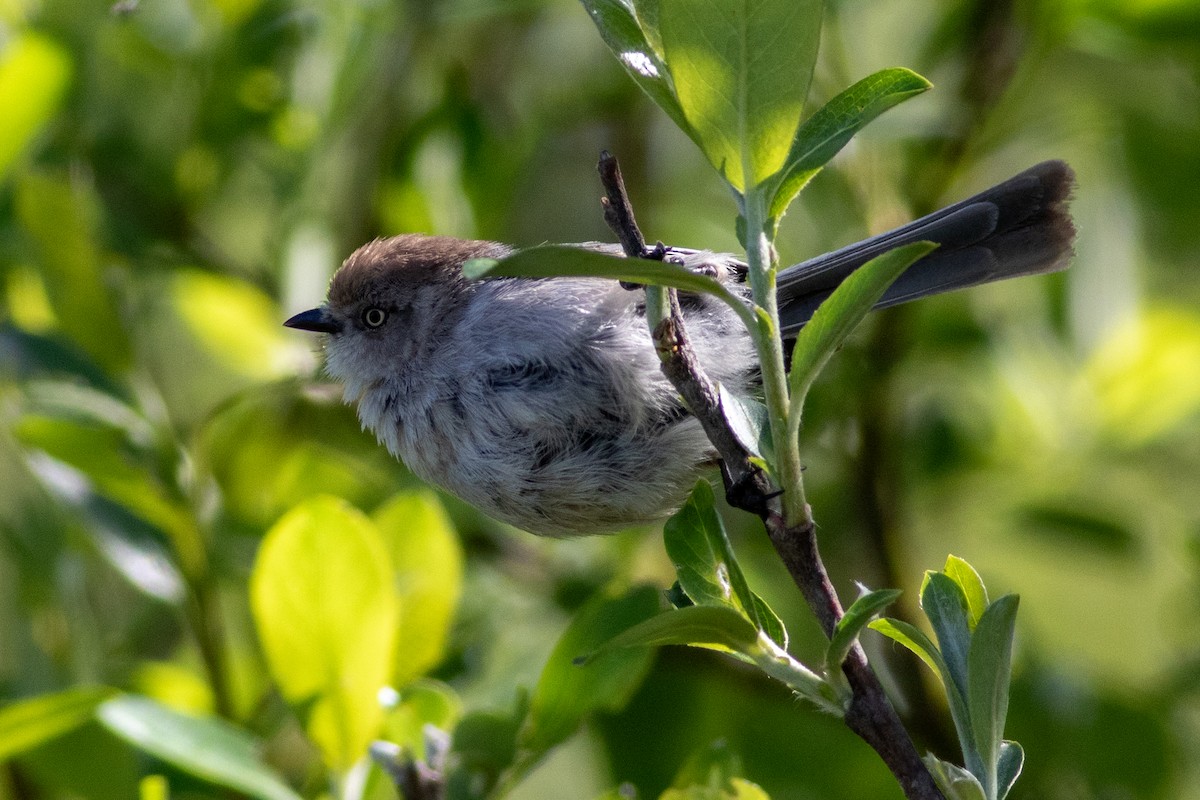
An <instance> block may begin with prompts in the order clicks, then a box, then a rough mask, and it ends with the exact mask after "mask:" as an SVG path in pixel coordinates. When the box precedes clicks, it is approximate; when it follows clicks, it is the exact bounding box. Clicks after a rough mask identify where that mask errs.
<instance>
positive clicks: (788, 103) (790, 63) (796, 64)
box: [658, 0, 823, 193]
mask: <svg viewBox="0 0 1200 800" xmlns="http://www.w3.org/2000/svg"><path fill="white" fill-rule="evenodd" d="M822 8H823V3H822V2H821V0H660V3H659V16H658V25H659V32H660V34H661V36H662V42H663V50H664V54H665V56H666V62H667V67H668V68H669V69H670V71H671V77H672V79H673V80H674V84H675V95H676V97H677V98H678V100H679V105H680V106H681V107H682V108H683V114H684V117H685V118H686V119H687V122H688V128H689V129H690V130H691V133H692V136H693V138H694V139H695V140H696V142H697V144H699V145H700V149H701V150H703V151H704V154H705V155H706V156H707V157H708V160H709V162H711V163H712V165H713V166H714V167H716V168H717V169H718V170H719V171H720V172H721V173H722V174H723V175H724V177H725V179H726V180H727V181H728V182H729V184H730V185H731V186H733V188H734V189H736V190H738V191H739V192H743V193H745V192H746V191H747V190H748V189H749V188H750V187H752V186H756V185H758V184H759V183H761V182H762V181H764V180H765V179H766V178H768V177H770V176H771V175H772V174H773V173H775V172H776V171H777V170H778V169H779V168H780V167H782V166H783V165H784V161H785V159H786V158H787V154H788V148H789V147H790V146H791V143H792V138H793V135H794V134H795V132H796V128H797V126H798V125H799V124H800V114H801V111H802V110H803V107H804V99H805V97H806V96H807V94H808V85H809V81H810V80H811V78H812V71H813V64H814V63H815V61H816V57H817V45H818V42H819V38H820V30H821V12H822Z"/></svg>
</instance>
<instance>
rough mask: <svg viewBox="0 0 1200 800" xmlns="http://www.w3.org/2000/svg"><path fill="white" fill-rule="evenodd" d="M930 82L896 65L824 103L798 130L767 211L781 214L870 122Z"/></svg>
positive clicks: (772, 214) (771, 216) (920, 91)
mask: <svg viewBox="0 0 1200 800" xmlns="http://www.w3.org/2000/svg"><path fill="white" fill-rule="evenodd" d="M931 86H932V84H930V83H929V81H927V80H925V79H924V78H922V77H921V76H920V75H918V74H916V73H915V72H912V71H910V70H907V69H902V68H895V67H894V68H892V69H885V70H880V71H879V72H876V73H874V74H873V75H868V76H867V77H865V78H863V79H862V80H860V81H859V82H858V83H856V84H854V85H853V86H851V87H850V88H849V89H846V90H845V91H843V92H842V93H841V94H839V95H837V96H836V97H834V98H833V99H832V100H830V101H829V102H828V103H826V104H825V105H824V106H822V107H821V108H820V109H819V110H818V111H817V112H816V113H815V114H813V115H812V116H811V117H809V118H808V119H806V120H805V121H804V123H803V124H802V125H801V126H800V129H799V130H798V131H796V137H795V139H793V140H792V146H791V149H790V150H789V151H788V155H787V160H786V162H785V163H784V166H783V169H781V170H780V171H779V175H778V177H777V178H776V181H777V183H776V184H775V186H774V187H773V191H772V194H771V200H770V205H769V210H768V216H769V217H770V218H772V219H778V218H779V217H781V216H782V215H783V212H784V211H786V210H787V207H788V205H789V204H790V203H791V202H792V200H793V199H795V197H796V195H797V194H799V193H800V190H801V189H803V188H804V187H805V185H807V184H808V182H809V181H810V180H812V178H813V176H814V175H816V174H817V173H818V172H820V171H821V168H822V167H824V166H825V164H826V163H828V162H829V160H830V159H831V158H833V157H834V156H835V155H837V153H838V151H839V150H841V149H842V148H843V147H844V146H845V145H846V143H847V142H849V141H850V139H851V138H853V136H854V134H856V133H858V132H859V131H860V130H862V128H863V127H865V126H866V125H867V123H869V122H871V121H872V120H873V119H875V118H876V117H878V116H879V115H880V114H882V113H883V112H885V111H887V110H888V109H889V108H892V107H893V106H896V105H898V104H899V103H901V102H903V101H905V100H907V99H908V98H910V97H914V96H916V95H918V94H921V93H922V92H924V91H926V90H927V89H929V88H930V87H931Z"/></svg>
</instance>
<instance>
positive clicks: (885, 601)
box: [825, 589, 903, 680]
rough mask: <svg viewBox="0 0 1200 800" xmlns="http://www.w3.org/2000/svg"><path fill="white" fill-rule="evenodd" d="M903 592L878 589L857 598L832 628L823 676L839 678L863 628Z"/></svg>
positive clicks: (826, 649)
mask: <svg viewBox="0 0 1200 800" xmlns="http://www.w3.org/2000/svg"><path fill="white" fill-rule="evenodd" d="M901 594H903V592H901V591H900V590H899V589H879V590H876V591H874V592H867V593H866V594H864V595H862V596H861V597H859V598H858V599H857V600H855V601H854V602H853V603H851V604H850V607H849V608H847V609H846V613H845V614H844V615H843V616H842V618H841V619H840V620H838V623H837V625H835V626H834V629H833V636H831V637H829V646H828V647H826V648H825V674H827V675H829V676H830V677H831V678H834V679H835V680H836V679H837V678H835V677H834V676H841V672H842V662H843V661H845V660H846V654H847V653H849V652H850V648H851V647H853V646H854V642H855V641H857V640H858V636H859V634H860V633H862V630H863V628H865V627H866V626H867V624H868V623H869V622H870V621H871V620H872V619H873V618H874V617H875V615H876V614H878V613H879V612H880V611H883V609H885V608H887V607H888V606H890V605H891V604H892V603H894V602H895V600H896V598H897V597H899V596H900V595H901Z"/></svg>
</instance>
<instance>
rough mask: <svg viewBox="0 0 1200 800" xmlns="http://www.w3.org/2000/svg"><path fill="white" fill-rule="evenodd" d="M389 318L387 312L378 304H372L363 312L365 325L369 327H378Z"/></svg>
mask: <svg viewBox="0 0 1200 800" xmlns="http://www.w3.org/2000/svg"><path fill="white" fill-rule="evenodd" d="M387 318H388V315H387V312H386V311H384V310H383V309H382V308H378V307H376V306H371V307H370V308H368V309H365V310H364V311H363V312H362V321H363V325H366V326H367V327H368V328H378V327H379V326H380V325H382V324H383V323H385V322H387Z"/></svg>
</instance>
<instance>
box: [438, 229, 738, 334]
mask: <svg viewBox="0 0 1200 800" xmlns="http://www.w3.org/2000/svg"><path fill="white" fill-rule="evenodd" d="M462 271H463V275H465V276H467V277H468V278H470V279H472V280H478V279H480V278H607V279H609V280H617V281H625V282H627V283H644V284H650V285H652V286H667V287H670V288H673V289H679V290H681V291H685V292H697V293H700V294H711V295H712V296H714V297H716V298H717V299H718V300H720V301H722V302H723V303H725V304H726V305H727V306H729V307H730V308H732V309H733V310H734V311H736V312H737V314H738V316H739V317H741V318H742V321H743V323H745V324H746V325H753V324H754V313H753V312H752V311H751V310H750V307H749V306H748V305H747V304H746V302H745V301H744V300H742V299H741V298H740V297H738V296H737V295H735V294H733V293H732V292H730V291H729V290H728V289H727V288H725V286H723V285H722V284H721V282H720V281H718V280H717V279H716V278H711V277H709V276H707V275H701V274H700V273H698V272H693V271H692V270H690V269H688V268H687V267H684V266H681V265H679V264H674V263H670V262H667V261H655V260H652V259H648V258H624V257H622V256H615V255H609V254H608V253H604V252H601V251H599V250H591V249H588V248H584V247H576V246H573V245H565V244H559V245H544V246H542V247H530V248H528V249H526V250H519V251H517V252H516V253H513V254H512V255H510V256H508V257H506V258H502V259H500V260H498V261H497V260H496V259H492V258H473V259H471V260H469V261H467V262H466V263H465V264H463V268H462Z"/></svg>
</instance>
